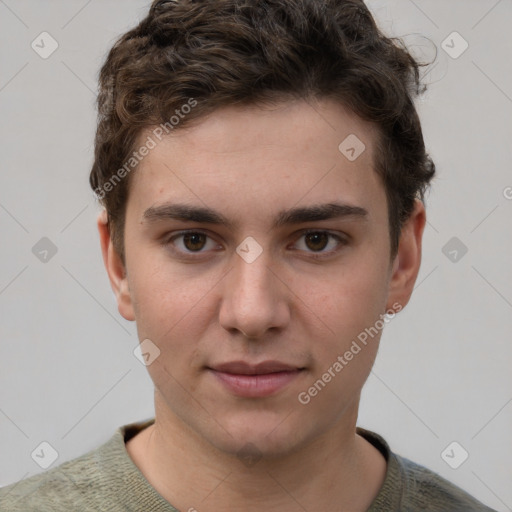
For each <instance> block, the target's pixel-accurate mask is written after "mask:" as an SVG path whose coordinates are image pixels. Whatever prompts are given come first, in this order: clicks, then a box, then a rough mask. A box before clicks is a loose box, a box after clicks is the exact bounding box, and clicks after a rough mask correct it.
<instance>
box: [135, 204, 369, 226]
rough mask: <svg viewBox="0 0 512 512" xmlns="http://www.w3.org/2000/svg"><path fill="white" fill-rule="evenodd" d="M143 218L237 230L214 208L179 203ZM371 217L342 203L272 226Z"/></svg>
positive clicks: (289, 214) (294, 211) (284, 216)
mask: <svg viewBox="0 0 512 512" xmlns="http://www.w3.org/2000/svg"><path fill="white" fill-rule="evenodd" d="M142 217H143V220H145V221H148V222H151V223H153V222H158V221H162V220H181V221H188V222H198V223H201V224H218V225H223V226H226V227H227V228H233V222H231V221H230V220H229V219H227V218H226V217H225V216H224V215H222V214H221V213H219V212H217V211H215V210H213V209H211V208H208V207H202V206H191V205H187V204H179V203H165V204H162V205H158V206H151V207H150V208H148V209H147V210H145V211H144V214H143V216H142ZM368 217H369V214H368V211H367V210H366V209H365V208H362V207H360V206H354V205H349V204H342V203H327V204H316V205H311V206H304V207H295V208H291V209H289V210H282V211H280V212H279V213H278V215H277V217H276V219H275V220H274V223H273V225H272V227H273V228H274V229H275V228H278V227H281V226H285V225H292V224H302V223H307V222H316V221H321V220H329V219H341V218H350V219H360V220H368Z"/></svg>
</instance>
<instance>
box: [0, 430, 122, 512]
mask: <svg viewBox="0 0 512 512" xmlns="http://www.w3.org/2000/svg"><path fill="white" fill-rule="evenodd" d="M123 442H124V441H123V434H122V432H121V430H117V431H116V433H115V434H114V435H113V436H112V437H111V438H110V440H109V441H107V442H106V443H104V444H103V445H101V446H100V447H98V448H96V449H94V450H91V451H89V452H87V453H85V454H84V455H81V456H80V457H77V458H75V459H72V460H69V461H66V462H64V463H62V464H60V465H59V466H56V467H54V468H52V469H50V470H47V471H45V472H43V473H39V474H37V475H34V476H31V477H29V478H26V479H25V480H20V481H19V482H16V483H13V484H11V485H8V486H7V487H2V488H0V510H1V511H2V512H35V511H37V512H59V511H66V512H70V511H75V510H76V511H78V510H79V511H84V512H88V511H91V512H92V511H93V510H95V511H97V510H107V509H105V508H103V506H104V505H105V504H106V503H108V501H109V496H110V495H111V494H112V493H113V492H115V490H114V489H108V488H107V486H108V485H109V475H110V474H111V473H112V470H111V469H110V468H112V467H115V464H116V460H118V458H119V453H120V447H121V446H122V444H123ZM121 465H122V464H121ZM100 502H101V504H102V505H101V506H100V507H98V504H99V503H100ZM108 510H112V511H114V510H115V508H114V507H113V508H108Z"/></svg>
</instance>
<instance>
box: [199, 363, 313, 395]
mask: <svg viewBox="0 0 512 512" xmlns="http://www.w3.org/2000/svg"><path fill="white" fill-rule="evenodd" d="M302 370H304V368H300V367H297V366H292V365H289V364H286V363H282V362H280V361H263V362H262V363H259V364H256V365H253V364H249V363H246V362H245V361H232V362H230V363H222V364H218V365H215V366H213V367H210V368H208V371H209V372H210V373H211V374H212V375H213V377H214V378H215V381H216V382H218V383H220V384H221V386H222V388H223V389H225V390H227V391H229V393H230V394H232V395H236V396H239V397H244V398H263V397H266V396H270V395H275V394H277V393H278V392H279V391H281V390H282V389H284V388H285V387H286V386H287V385H288V384H289V383H291V382H292V381H293V380H295V379H296V378H298V377H299V376H300V375H301V374H302Z"/></svg>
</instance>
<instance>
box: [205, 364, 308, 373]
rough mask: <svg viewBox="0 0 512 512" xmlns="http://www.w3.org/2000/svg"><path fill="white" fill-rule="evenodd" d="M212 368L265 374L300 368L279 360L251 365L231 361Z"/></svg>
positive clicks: (219, 370) (224, 371)
mask: <svg viewBox="0 0 512 512" xmlns="http://www.w3.org/2000/svg"><path fill="white" fill-rule="evenodd" d="M211 369H212V370H215V371H218V372H222V373H230V374H232V375H265V374H268V373H278V372H293V371H296V370H302V368H300V367H297V366H291V365H289V364H286V363H281V362H280V361H263V362H261V363H259V364H256V365H251V364H249V363H246V362H245V361H232V362H230V363H223V364H219V365H215V366H212V367H211Z"/></svg>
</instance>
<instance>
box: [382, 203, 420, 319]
mask: <svg viewBox="0 0 512 512" xmlns="http://www.w3.org/2000/svg"><path fill="white" fill-rule="evenodd" d="M425 223H426V214H425V206H424V205H423V203H422V201H420V200H419V199H416V201H415V205H414V209H413V211H412V213H411V215H410V217H409V219H407V221H406V222H405V224H404V225H403V227H402V232H401V234H400V243H399V247H398V252H397V255H396V256H395V260H394V262H393V269H392V271H391V276H390V281H389V292H388V301H387V305H386V308H387V310H389V309H394V306H393V305H394V304H400V306H401V308H404V307H405V306H406V304H407V303H408V302H409V299H410V297H411V295H412V291H413V289H414V284H415V282H416V278H417V277H418V273H419V270H420V265H421V242H422V238H423V230H424V228H425Z"/></svg>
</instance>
